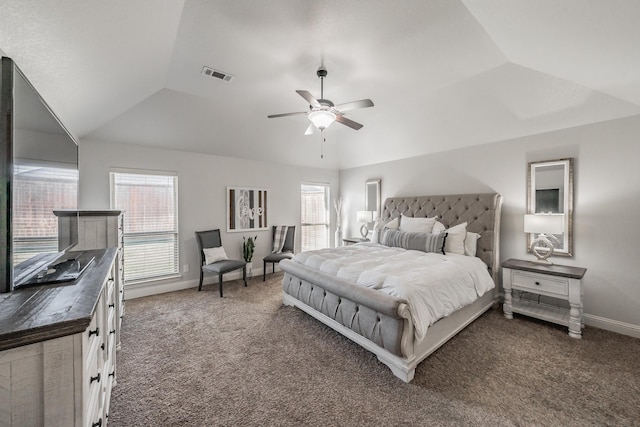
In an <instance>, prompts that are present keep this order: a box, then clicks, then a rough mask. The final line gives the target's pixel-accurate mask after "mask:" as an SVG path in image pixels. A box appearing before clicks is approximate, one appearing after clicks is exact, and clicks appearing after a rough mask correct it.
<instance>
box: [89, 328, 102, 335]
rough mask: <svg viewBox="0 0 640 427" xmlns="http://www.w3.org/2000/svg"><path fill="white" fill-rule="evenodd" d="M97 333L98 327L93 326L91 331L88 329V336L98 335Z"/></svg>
mask: <svg viewBox="0 0 640 427" xmlns="http://www.w3.org/2000/svg"><path fill="white" fill-rule="evenodd" d="M99 333H100V328H95V329H94V330H93V331H89V336H91V335H95V336H98V334H99Z"/></svg>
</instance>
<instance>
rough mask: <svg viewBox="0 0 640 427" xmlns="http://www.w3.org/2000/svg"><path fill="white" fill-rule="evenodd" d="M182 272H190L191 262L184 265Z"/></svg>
mask: <svg viewBox="0 0 640 427" xmlns="http://www.w3.org/2000/svg"><path fill="white" fill-rule="evenodd" d="M182 272H183V273H188V272H189V264H185V265H183V266H182Z"/></svg>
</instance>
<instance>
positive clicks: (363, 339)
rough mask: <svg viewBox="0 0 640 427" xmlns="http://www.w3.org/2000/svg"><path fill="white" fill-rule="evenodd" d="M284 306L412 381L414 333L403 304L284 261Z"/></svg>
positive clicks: (400, 300) (403, 301)
mask: <svg viewBox="0 0 640 427" xmlns="http://www.w3.org/2000/svg"><path fill="white" fill-rule="evenodd" d="M280 268H282V270H284V272H285V275H284V278H283V281H282V288H283V298H282V301H283V304H285V305H290V306H294V307H297V308H299V309H300V310H302V311H304V312H305V313H307V314H309V315H311V316H312V317H314V318H316V319H317V320H319V321H321V322H322V323H324V324H326V325H327V326H329V327H331V328H332V329H334V330H336V331H338V332H340V333H341V334H342V335H344V336H346V337H347V338H349V339H351V340H352V341H354V342H356V343H357V344H359V345H361V346H362V347H364V348H366V349H367V350H369V351H371V352H373V353H374V354H376V355H377V356H378V359H379V360H380V361H381V362H382V363H384V364H385V365H387V366H388V367H389V368H390V369H391V371H392V372H393V373H394V375H396V376H397V377H398V378H400V379H402V380H403V381H405V382H409V381H411V380H412V379H413V374H414V372H415V367H416V365H417V362H416V358H415V355H414V329H413V323H412V322H411V320H410V313H409V306H408V305H407V303H406V301H405V300H403V299H400V298H397V297H394V296H391V295H386V294H383V293H380V292H378V291H375V290H373V289H369V288H367V287H363V286H359V285H355V284H353V283H350V282H348V281H345V280H342V279H339V278H336V277H333V276H329V275H326V274H325V273H321V272H317V271H313V270H310V269H308V268H307V267H305V266H303V265H300V264H296V263H294V262H291V261H288V260H284V261H281V262H280Z"/></svg>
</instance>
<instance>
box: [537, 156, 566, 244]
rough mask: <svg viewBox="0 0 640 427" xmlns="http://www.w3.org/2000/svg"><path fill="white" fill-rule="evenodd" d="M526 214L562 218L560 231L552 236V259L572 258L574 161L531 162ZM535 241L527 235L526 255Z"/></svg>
mask: <svg viewBox="0 0 640 427" xmlns="http://www.w3.org/2000/svg"><path fill="white" fill-rule="evenodd" d="M527 213H529V214H536V215H543V214H544V215H563V216H564V217H563V229H564V231H563V232H562V233H560V234H553V237H554V238H555V239H554V248H553V249H554V251H553V255H559V256H572V255H573V159H572V158H568V159H558V160H549V161H544V162H530V163H529V164H528V176H527ZM536 237H537V235H536V234H534V233H529V234H528V235H527V251H528V252H531V249H530V246H531V243H532V242H533V240H534V239H535V238H536Z"/></svg>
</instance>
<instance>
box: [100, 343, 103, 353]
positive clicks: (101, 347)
mask: <svg viewBox="0 0 640 427" xmlns="http://www.w3.org/2000/svg"><path fill="white" fill-rule="evenodd" d="M100 349H101V350H102V351H104V343H102V345H101V346H100Z"/></svg>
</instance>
